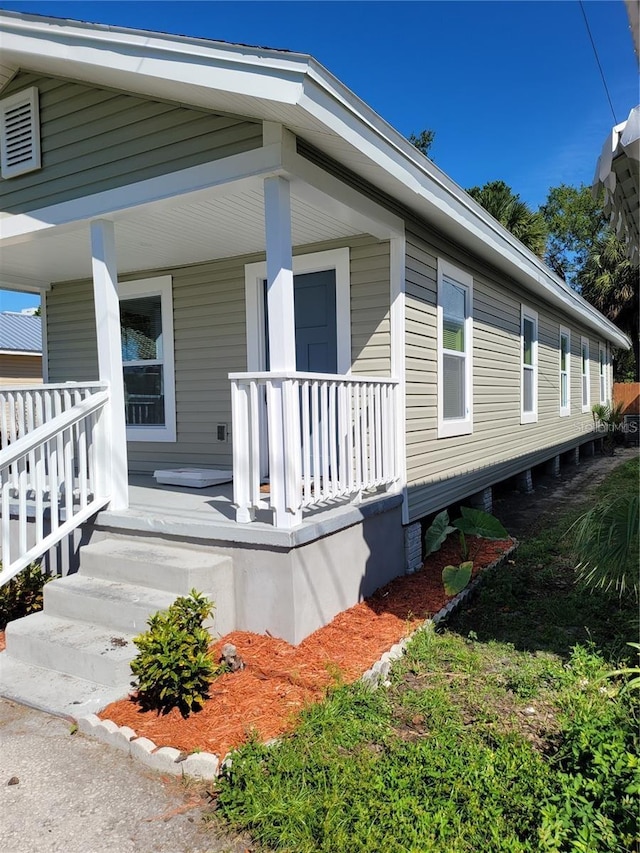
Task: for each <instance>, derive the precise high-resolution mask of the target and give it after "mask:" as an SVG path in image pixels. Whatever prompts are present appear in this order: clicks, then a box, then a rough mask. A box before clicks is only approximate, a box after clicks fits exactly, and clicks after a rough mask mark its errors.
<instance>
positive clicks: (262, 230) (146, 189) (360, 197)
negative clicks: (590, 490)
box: [0, 13, 629, 699]
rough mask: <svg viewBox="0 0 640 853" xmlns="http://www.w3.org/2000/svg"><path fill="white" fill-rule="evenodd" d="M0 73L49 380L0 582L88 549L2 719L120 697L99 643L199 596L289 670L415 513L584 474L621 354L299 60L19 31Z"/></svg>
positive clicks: (612, 330) (31, 648) (481, 215)
mask: <svg viewBox="0 0 640 853" xmlns="http://www.w3.org/2000/svg"><path fill="white" fill-rule="evenodd" d="M0 47H1V48H2V57H3V58H2V66H1V67H0V72H1V73H2V74H3V75H4V77H3V81H2V86H3V88H2V89H1V90H0V114H1V115H3V116H4V119H5V124H4V125H3V133H4V138H3V139H2V155H3V160H2V176H3V180H2V181H0V207H1V210H2V213H1V214H0V251H1V253H2V269H1V270H0V272H1V278H2V280H4V281H5V282H7V283H8V284H9V285H11V286H12V287H22V289H24V290H31V291H34V292H35V291H38V292H40V293H41V294H42V298H43V321H44V323H45V328H46V341H47V346H46V351H47V371H48V372H47V375H46V377H45V380H46V382H48V383H53V384H52V385H50V386H46V388H45V390H43V391H42V394H41V397H40V398H39V399H38V400H37V401H36V402H35V403H32V402H29V401H27V402H24V401H17V403H16V406H17V408H18V409H19V411H20V412H23V411H24V412H26V414H25V415H24V419H25V423H27V422H29V411H30V409H29V407H30V406H31V407H33V406H34V405H35V407H36V408H37V410H38V411H39V412H42V413H43V420H44V426H43V427H42V428H41V429H40V430H39V431H38V432H37V433H34V435H35V436H36V437H35V438H34V439H32V440H30V438H29V435H27V436H26V437H25V438H24V439H21V440H20V441H19V442H17V443H16V444H15V446H13V447H10V448H9V450H8V451H3V453H4V456H3V455H2V454H0V471H1V472H2V473H3V482H4V483H5V486H4V491H3V496H2V503H1V506H2V511H3V518H2V523H3V526H4V529H5V533H4V535H3V557H4V570H3V574H2V575H0V583H1V582H2V579H3V578H7V577H8V576H10V574H12V573H14V572H16V571H19V569H20V567H21V566H23V565H24V564H25V562H26V561H28V560H29V559H33V558H34V557H35V556H37V555H38V554H39V553H41V552H42V550H43V549H44V548H45V547H47V546H50V545H53V544H54V543H55V542H56V541H59V540H60V539H61V537H63V536H64V535H67V534H69V535H75V536H76V540H75V541H77V538H78V536H79V535H80V534H78V533H77V530H76V528H78V527H79V526H80V525H84V527H83V529H82V536H83V542H86V541H88V540H90V543H89V544H87V545H85V544H83V545H82V547H81V548H80V572H79V573H78V574H76V575H73V576H71V577H67V578H63V579H62V580H58V581H54V582H53V583H51V584H48V585H47V587H46V593H45V612H44V614H39V615H38V616H34V617H29V618H28V619H27V620H22V621H21V622H19V623H14V624H13V625H10V626H9V628H8V631H7V653H6V654H5V655H3V656H2V658H3V660H2V666H3V667H4V669H3V678H4V680H5V684H7V683H9V681H10V680H11V678H13V677H14V675H15V672H14V670H15V671H19V672H20V673H22V675H20V677H19V678H18V676H15V678H18V680H20V679H22V681H21V682H20V683H21V684H22V686H21V687H20V688H19V689H18V688H16V689H15V693H16V695H18V694H19V693H20V691H22V693H23V694H25V693H28V690H27V688H25V687H24V671H25V670H26V669H27V667H26V664H34V663H35V664H39V665H46V666H47V667H51V668H53V669H58V670H62V671H68V672H69V673H71V674H72V675H76V676H77V675H83V677H84V678H87V679H91V680H92V681H95V682H101V683H103V684H112V685H114V686H115V687H116V688H117V689H119V690H120V691H122V688H123V686H124V687H125V688H126V686H127V685H128V677H127V676H128V664H127V660H128V658H127V655H129V656H130V650H129V649H128V648H127V649H125V650H124V651H123V650H122V649H121V648H120V647H119V646H118V648H112V645H113V644H111V643H110V638H113V636H114V635H115V632H122V633H123V634H124V635H131V634H132V633H134V632H135V631H137V630H139V629H140V628H141V627H142V626H143V625H144V621H145V619H146V616H147V614H148V612H150V611H153V610H154V609H158V607H160V606H166V604H167V602H168V601H169V600H171V597H172V596H174V595H175V594H176V593H177V592H180V591H182V590H183V589H184V591H187V590H188V589H189V588H190V587H191V586H196V587H198V588H199V589H200V590H202V591H204V592H207V593H209V594H211V595H212V596H213V598H214V599H215V601H216V604H217V612H216V628H217V629H218V630H219V631H221V632H224V631H227V630H229V629H231V628H238V629H244V630H252V631H257V632H264V631H269V632H271V633H272V634H275V635H277V636H281V637H284V638H285V639H287V640H289V641H291V642H294V643H297V642H300V641H301V640H302V639H303V638H304V637H305V636H306V635H307V634H309V633H310V632H311V631H313V630H314V629H315V628H317V627H319V626H320V625H322V624H325V623H326V622H327V621H329V620H330V619H331V618H332V617H333V616H334V615H335V614H336V613H337V612H339V611H340V610H342V609H344V608H346V607H348V606H350V605H352V604H354V603H355V602H356V601H357V600H358V599H359V598H361V597H362V596H364V595H368V594H370V593H371V592H372V591H373V590H374V589H376V588H377V587H378V586H380V585H381V584H383V583H385V582H386V581H388V580H390V579H391V578H393V577H394V576H396V575H398V574H400V573H402V572H403V571H405V568H407V567H409V568H411V569H413V568H415V567H416V565H418V564H419V562H420V550H421V522H422V520H423V519H425V518H426V517H427V516H428V515H429V514H431V513H434V512H436V511H438V510H440V509H442V508H443V507H445V506H447V505H449V504H451V503H453V502H456V501H461V500H474V501H476V502H481V503H484V505H488V503H489V502H490V488H491V486H492V484H494V483H497V482H499V481H501V480H504V479H506V478H510V477H513V476H516V475H520V476H521V479H522V483H523V484H524V485H525V486H527V485H528V484H530V482H531V469H532V468H533V467H534V466H537V465H540V464H542V463H550V464H551V465H552V466H553V467H554V469H557V466H558V465H559V460H560V456H561V455H562V454H567V455H570V456H571V457H572V458H574V459H575V458H577V453H578V449H579V447H580V446H581V445H582V444H585V443H586V445H587V447H588V448H591V449H592V447H593V440H594V438H595V434H594V433H593V420H592V415H591V405H592V403H593V402H595V401H597V400H602V399H609V398H610V396H611V391H610V389H611V348H612V346H618V347H625V348H626V347H628V345H629V342H628V340H627V338H626V337H625V336H624V335H623V334H622V333H621V332H620V331H619V330H618V329H617V328H616V327H615V326H614V325H613V324H612V323H610V322H609V321H608V320H606V319H605V318H604V317H603V316H602V315H601V314H599V313H598V312H597V311H596V310H595V309H594V308H593V307H592V306H591V305H589V304H588V303H586V302H585V301H584V300H582V299H581V298H580V296H578V295H577V294H576V293H575V292H574V291H573V290H571V288H569V287H568V286H567V285H566V284H565V283H564V282H563V281H561V280H560V279H558V278H557V276H555V275H554V273H553V272H551V270H549V269H548V268H547V267H546V266H545V265H544V264H543V263H542V262H541V261H540V260H539V258H537V257H535V256H534V255H533V254H532V253H531V252H529V251H528V250H527V249H526V248H525V247H524V246H523V245H522V244H521V243H520V242H519V241H518V240H517V239H515V238H514V237H513V236H512V235H511V234H510V233H509V232H508V231H506V230H505V229H504V228H503V227H502V226H500V225H499V224H498V223H497V222H496V221H495V220H494V219H493V218H492V217H491V216H489V215H488V214H487V213H486V212H485V211H484V210H483V209H482V208H481V207H480V206H479V205H478V204H476V203H475V202H474V201H473V200H472V199H471V198H470V197H469V196H468V195H467V194H466V193H465V192H464V191H463V190H461V189H460V187H458V186H457V185H456V184H455V183H454V182H453V181H452V180H451V179H450V178H448V177H447V176H446V175H445V174H444V173H443V172H442V171H441V170H440V169H438V167H437V166H435V165H434V164H433V163H432V162H431V161H429V160H428V159H426V158H425V157H424V156H423V155H422V154H420V152H418V151H417V149H416V148H415V147H414V146H412V145H411V144H410V143H409V142H408V141H407V140H406V139H404V138H403V137H402V136H401V134H399V133H398V132H397V131H395V130H394V129H393V128H392V127H391V126H390V125H388V124H387V123H386V122H385V121H383V120H382V119H381V118H380V117H379V116H378V115H376V113H375V112H374V111H373V110H372V109H371V108H370V107H368V106H367V105H366V104H365V103H363V102H362V101H361V100H360V99H358V98H357V97H356V96H355V95H354V94H353V93H352V92H350V91H349V90H348V89H347V88H346V87H345V86H344V85H343V84H342V83H340V81H338V80H337V79H336V78H335V77H333V76H332V75H331V74H330V73H329V72H328V71H327V70H326V69H324V68H323V67H322V66H321V65H319V64H318V63H317V62H316V61H315V60H314V59H312V58H311V57H308V56H305V55H301V54H296V53H288V52H285V51H277V50H269V49H265V48H251V47H247V46H245V45H242V46H238V45H233V44H224V43H220V42H213V41H206V40H203V39H191V38H185V37H177V36H168V35H165V34H161V33H150V32H140V31H134V30H127V29H121V28H117V27H103V26H98V25H90V24H84V23H77V22H70V21H60V20H51V19H48V18H41V17H37V16H30V15H23V14H17V13H2V14H0ZM15 116H17V119H16V121H18V122H19V126H20V131H19V132H18V131H16V132H15V134H14V130H13V127H14V126H13V125H11V124H10V121H11V120H12V117H15ZM16 126H17V125H16ZM294 294H295V299H294ZM121 340H122V347H121V346H120V341H121ZM69 382H70V383H76V384H67V385H65V384H60V383H69ZM38 407H39V408H38ZM31 420H32V421H33V423H34V424H35V423H37V422H38V418H37V417H36V418H35V419H33V418H32V419H31ZM42 458H44V459H45V460H48V462H47V464H46V465H42V464H41V465H39V464H38V460H40V459H42ZM29 459H32V460H33V464H30V465H27V462H28V460H29ZM176 467H177V468H178V469H181V470H179V471H178V472H177V473H174V474H173V475H169V476H168V477H166V476H165V477H163V479H169V480H171V479H174V481H177V482H180V478H181V477H189V476H191V477H192V478H194V479H196V480H197V478H203V477H208V482H209V483H210V485H209V487H208V488H206V489H203V490H197V489H185V488H182V489H181V488H180V486H175V485H165V486H158V485H157V484H156V483H155V482H154V480H153V479H152V477H151V474H152V473H153V472H154V471H155V470H158V469H160V470H165V469H173V468H176ZM191 468H193V469H206V470H205V471H204V472H203V471H202V470H198V471H196V472H195V473H194V472H191V474H189V472H187V473H185V471H184V469H191ZM26 471H28V474H27V473H25V472H26ZM231 478H233V484H232V485H229V484H228V482H227V483H225V482H220V481H225V480H226V481H228V480H230V479H231ZM216 481H218V484H217V485H216ZM205 482H207V480H205ZM28 489H30V490H31V491H27V490H28ZM27 494H28V496H29V497H28V500H27V498H26V497H25V495H27ZM27 504H28V505H29V506H28V507H27ZM28 508H30V512H31V515H30V514H29V512H27V509H28ZM96 513H97V516H96ZM10 515H11V518H12V521H11V524H12V525H13V527H14V528H17V531H18V532H17V533H16V534H15V538H16V539H18V540H19V541H18V544H13V545H12V542H11V537H10V535H9V532H7V530H8V529H9V527H10V525H9V520H8V519H9V516H10ZM43 515H44V518H45V521H44V522H43V523H41V522H39V521H38V519H39V518H40V517H41V516H43ZM31 518H34V519H35V522H34V523H31V524H30V525H29V524H27V522H28V520H29V519H31ZM34 527H35V528H36V529H35V530H34V529H33V528H34ZM74 530H76V533H75V534H74V532H73V531H74ZM176 546H179V547H176ZM28 548H29V549H30V550H28V551H27V549H28ZM7 549H9V550H10V555H9V556H6V553H5V552H6V550H7ZM70 622H71V623H72V624H73V625H74V626H75V627H74V630H73V631H72V630H71V629H70V628H69V623H70ZM76 623H77V624H76ZM89 623H95V624H89ZM78 626H79V627H78ZM100 626H102V627H100ZM62 628H66V629H68V630H62ZM74 631H75V633H74ZM118 636H119V634H118ZM52 637H54V638H55V640H56V642H58V643H60V644H62V645H64V644H65V643H67V645H66V646H65V647H64V649H63V650H62V651H61V652H60V653H59V654H56V653H55V651H54V650H52V648H51V638H52ZM66 637H75V638H76V639H75V640H73V642H72V641H71V640H68V641H67V640H66V639H65V638H66ZM92 643H93V645H92ZM71 646H73V648H71ZM94 647H95V648H96V649H99V650H100V653H99V654H97V656H93V657H91V656H90V655H89V652H88V651H87V650H88V649H89V648H94ZM123 660H124V663H123ZM11 667H13V669H11V672H12V673H14V675H10V673H9V669H10V668H11ZM105 667H106V669H105ZM109 667H112V668H111V669H109ZM119 667H120V668H119ZM122 667H124V669H123V668H122ZM35 681H36V682H37V683H40V682H38V679H35ZM12 683H13V682H12ZM34 689H35V688H34ZM74 689H79V688H78V687H76V688H74ZM5 690H7V688H5ZM32 699H33V696H32Z"/></svg>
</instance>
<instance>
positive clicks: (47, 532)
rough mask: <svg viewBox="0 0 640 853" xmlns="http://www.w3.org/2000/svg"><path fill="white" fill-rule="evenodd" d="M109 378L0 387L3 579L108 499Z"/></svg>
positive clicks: (1, 575) (26, 563) (1, 578)
mask: <svg viewBox="0 0 640 853" xmlns="http://www.w3.org/2000/svg"><path fill="white" fill-rule="evenodd" d="M108 402H109V391H108V387H107V385H106V383H100V382H94V383H90V384H79V383H66V384H64V385H45V386H40V387H31V388H18V389H16V388H11V389H9V388H1V389H0V423H1V433H0V434H1V437H2V449H0V541H1V543H2V558H1V559H2V567H1V569H0V586H2V585H3V584H5V583H6V582H7V581H9V580H11V578H12V577H15V575H16V574H18V572H20V571H21V570H22V569H23V568H24V567H25V566H27V565H28V564H29V563H30V562H32V561H33V560H35V559H38V558H39V557H41V556H42V555H43V554H44V553H45V552H46V551H47V550H48V549H49V548H51V547H52V546H53V545H55V544H56V543H57V542H59V541H60V540H61V539H62V538H63V537H64V536H66V535H67V534H68V533H70V532H71V531H72V530H73V529H74V528H76V527H78V526H79V525H80V524H82V523H83V522H84V521H86V520H87V519H88V518H89V517H90V516H91V515H93V514H94V513H95V512H97V511H98V510H99V509H101V508H102V507H103V506H104V505H105V504H106V503H108V500H109V493H110V483H109V482H108V473H107V472H108V465H107V464H106V460H105V459H104V458H103V456H104V450H105V448H106V447H107V446H108V443H107V441H106V436H105V434H104V433H105V430H106V428H107V425H106V423H105V420H104V418H103V412H104V409H105V407H106V406H107V404H108Z"/></svg>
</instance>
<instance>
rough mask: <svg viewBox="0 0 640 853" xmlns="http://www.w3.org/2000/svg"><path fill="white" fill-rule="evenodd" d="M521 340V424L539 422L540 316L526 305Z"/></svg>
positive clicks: (522, 320) (522, 308)
mask: <svg viewBox="0 0 640 853" xmlns="http://www.w3.org/2000/svg"><path fill="white" fill-rule="evenodd" d="M520 340H521V354H522V377H521V393H520V397H521V411H520V423H522V424H533V423H536V422H537V420H538V314H537V312H536V311H534V310H533V309H532V308H527V306H526V305H523V306H522V307H521V313H520Z"/></svg>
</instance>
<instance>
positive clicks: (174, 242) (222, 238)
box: [0, 179, 365, 289]
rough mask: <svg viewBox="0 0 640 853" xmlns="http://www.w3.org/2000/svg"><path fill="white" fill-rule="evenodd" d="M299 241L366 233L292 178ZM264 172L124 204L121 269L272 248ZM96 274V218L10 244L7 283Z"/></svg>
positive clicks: (118, 224)
mask: <svg viewBox="0 0 640 853" xmlns="http://www.w3.org/2000/svg"><path fill="white" fill-rule="evenodd" d="M291 189H292V192H291V226H292V242H293V245H294V246H296V245H304V244H308V243H316V242H320V241H324V240H333V239H338V238H342V237H350V236H354V235H356V234H361V233H362V232H363V230H365V229H364V228H363V227H362V226H361V225H359V224H358V223H354V222H353V212H352V211H349V210H348V209H347V208H346V207H344V206H340V205H333V206H332V210H331V212H328V211H326V210H322V209H320V208H319V207H318V206H317V205H314V204H312V203H310V202H309V200H308V199H305V198H303V196H304V195H305V193H306V189H305V187H304V186H303V184H302V183H301V182H297V181H293V182H292V188H291ZM263 195H264V194H263V188H262V180H259V179H255V180H251V181H246V182H243V184H242V186H241V188H238V186H235V187H233V186H229V187H228V188H226V190H225V192H224V194H222V195H221V194H220V191H219V190H218V191H215V192H214V191H212V192H209V193H206V192H204V193H203V192H201V193H198V194H197V196H191V197H182V199H180V198H174V199H171V200H170V201H166V200H165V201H161V202H156V203H153V204H148V205H145V206H144V207H140V208H136V209H130V210H124V211H120V212H118V213H116V214H112V215H110V216H109V217H108V218H109V219H113V220H114V221H115V229H116V250H117V255H118V272H119V273H127V272H134V271H138V270H145V269H161V268H165V267H175V266H180V265H183V264H193V263H198V262H201V261H206V260H210V259H213V258H226V257H233V256H234V255H244V254H250V253H254V252H263V251H264V249H265V236H264V198H263ZM90 276H91V250H90V237H89V223H88V222H80V223H77V224H74V225H73V226H72V227H66V226H65V227H60V228H54V229H51V230H47V231H46V232H45V233H39V234H37V235H33V236H32V238H31V239H29V240H28V241H25V242H23V243H18V244H15V245H12V246H6V247H3V250H2V260H1V262H0V278H1V279H2V286H10V285H11V282H12V281H14V282H17V283H18V284H22V285H23V286H24V288H25V289H28V287H29V282H30V281H33V282H34V283H35V282H45V283H50V282H55V281H68V280H72V279H78V278H87V277H90Z"/></svg>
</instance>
